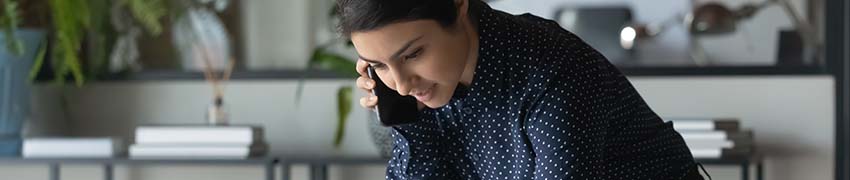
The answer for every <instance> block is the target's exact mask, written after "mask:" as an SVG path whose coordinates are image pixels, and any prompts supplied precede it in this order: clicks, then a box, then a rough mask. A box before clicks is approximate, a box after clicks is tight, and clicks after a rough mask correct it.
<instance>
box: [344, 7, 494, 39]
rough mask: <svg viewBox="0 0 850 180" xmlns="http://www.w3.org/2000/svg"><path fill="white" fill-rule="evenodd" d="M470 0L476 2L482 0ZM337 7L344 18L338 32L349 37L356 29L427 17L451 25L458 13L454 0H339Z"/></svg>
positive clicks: (372, 28)
mask: <svg viewBox="0 0 850 180" xmlns="http://www.w3.org/2000/svg"><path fill="white" fill-rule="evenodd" d="M469 1H470V5H472V4H473V3H472V2H473V1H479V0H469ZM335 8H336V13H337V14H338V15H339V17H340V21H339V24H337V31H339V33H340V34H341V35H342V36H345V37H348V36H349V35H351V33H352V32H357V31H369V30H374V29H378V28H380V27H383V26H385V25H388V24H391V23H397V22H404V21H413V20H423V19H426V20H435V21H437V22H438V23H439V24H440V25H442V26H443V27H448V26H452V25H454V23H455V19H457V16H458V15H457V7H455V1H454V0H337V3H336V7H335Z"/></svg>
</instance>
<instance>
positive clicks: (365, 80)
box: [356, 59, 378, 110]
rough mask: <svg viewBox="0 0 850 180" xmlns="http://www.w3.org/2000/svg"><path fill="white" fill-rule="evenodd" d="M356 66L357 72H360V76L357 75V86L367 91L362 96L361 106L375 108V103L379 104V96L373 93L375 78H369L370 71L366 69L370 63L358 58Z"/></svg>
mask: <svg viewBox="0 0 850 180" xmlns="http://www.w3.org/2000/svg"><path fill="white" fill-rule="evenodd" d="M356 67H357V73H360V77H357V88H360V89H362V90H363V91H365V92H366V96H364V97H361V98H360V106H363V107H364V108H366V109H371V110H375V105H377V104H378V96H375V95H373V94H372V88H375V80H372V78H369V73H368V72H367V70H366V68H367V67H369V63H367V62H366V61H364V60H360V59H358V60H357V66H356Z"/></svg>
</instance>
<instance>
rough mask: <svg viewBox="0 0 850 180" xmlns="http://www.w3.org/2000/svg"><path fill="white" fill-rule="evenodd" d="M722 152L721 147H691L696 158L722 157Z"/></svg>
mask: <svg viewBox="0 0 850 180" xmlns="http://www.w3.org/2000/svg"><path fill="white" fill-rule="evenodd" d="M722 152H723V151H722V150H721V149H691V154H692V155H693V156H694V158H720V156H721V155H722Z"/></svg>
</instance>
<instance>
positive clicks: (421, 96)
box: [413, 84, 437, 102]
mask: <svg viewBox="0 0 850 180" xmlns="http://www.w3.org/2000/svg"><path fill="white" fill-rule="evenodd" d="M434 86H437V84H434V85H432V86H431V87H429V88H428V89H427V90H425V91H424V92H418V93H416V94H414V95H413V97H416V99H417V100H419V101H420V102H425V101H428V100H430V99H431V96H433V94H434V93H432V92H433V91H434Z"/></svg>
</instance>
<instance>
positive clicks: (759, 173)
mask: <svg viewBox="0 0 850 180" xmlns="http://www.w3.org/2000/svg"><path fill="white" fill-rule="evenodd" d="M763 179H764V163H762V162H761V161H759V162H758V164H756V180H763Z"/></svg>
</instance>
